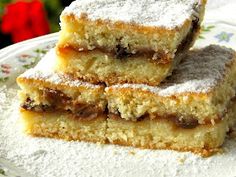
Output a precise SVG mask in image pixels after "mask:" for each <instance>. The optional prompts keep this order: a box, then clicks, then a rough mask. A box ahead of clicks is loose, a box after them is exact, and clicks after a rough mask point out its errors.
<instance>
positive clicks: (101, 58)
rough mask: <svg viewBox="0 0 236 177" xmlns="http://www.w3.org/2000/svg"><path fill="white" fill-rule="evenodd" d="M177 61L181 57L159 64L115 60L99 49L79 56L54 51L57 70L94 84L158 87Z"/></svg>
mask: <svg viewBox="0 0 236 177" xmlns="http://www.w3.org/2000/svg"><path fill="white" fill-rule="evenodd" d="M179 60H180V57H176V58H175V59H171V60H170V61H166V63H158V61H156V60H153V59H152V57H150V56H148V55H147V56H146V55H145V54H144V55H140V56H127V57H125V58H123V59H117V58H116V57H115V56H113V55H112V54H110V53H106V52H103V51H100V50H98V49H94V50H92V51H89V52H87V51H85V52H84V51H80V52H78V51H77V50H74V49H73V48H70V47H67V48H57V63H56V70H57V71H62V72H64V73H68V74H72V75H73V76H74V77H76V78H80V79H82V80H84V81H87V82H91V83H94V84H97V83H106V84H107V85H112V84H116V83H127V82H128V83H140V84H141V83H142V84H150V85H157V84H159V83H160V82H161V81H162V80H164V79H165V78H166V77H167V76H168V75H170V73H171V72H172V69H173V68H174V67H175V65H176V64H177V63H179Z"/></svg>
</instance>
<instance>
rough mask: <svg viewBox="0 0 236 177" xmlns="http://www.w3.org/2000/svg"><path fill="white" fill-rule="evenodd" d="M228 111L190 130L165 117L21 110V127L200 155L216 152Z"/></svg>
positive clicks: (38, 132)
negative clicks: (90, 116) (129, 117)
mask: <svg viewBox="0 0 236 177" xmlns="http://www.w3.org/2000/svg"><path fill="white" fill-rule="evenodd" d="M234 107H235V105H234V106H232V107H231V110H230V111H229V112H228V114H227V115H226V116H225V118H224V119H223V120H221V121H220V122H218V123H216V124H214V125H212V124H206V125H198V126H197V127H195V128H192V129H184V128H180V127H177V126H176V125H175V124H174V123H173V122H172V121H170V120H165V119H154V120H150V118H149V117H146V118H144V119H143V120H141V121H137V122H133V121H127V120H124V119H122V118H120V117H119V116H115V115H114V114H110V115H109V116H108V118H107V115H106V114H103V115H99V116H98V117H96V118H94V119H86V118H79V117H76V116H74V115H73V114H70V113H67V112H41V113H40V112H33V111H29V110H24V109H21V116H22V122H23V125H24V129H25V131H26V132H27V133H28V134H31V135H33V136H43V137H50V138H61V139H65V140H79V141H89V142H99V143H111V144H119V145H125V146H134V147H139V148H147V149H172V150H178V151H191V152H194V153H198V154H200V155H202V156H209V155H211V154H213V153H215V152H218V151H219V149H220V146H221V145H222V144H223V142H224V139H225V136H226V133H227V132H228V131H229V129H230V128H231V127H232V125H233V124H234V122H235V111H234V110H236V109H233V108H234Z"/></svg>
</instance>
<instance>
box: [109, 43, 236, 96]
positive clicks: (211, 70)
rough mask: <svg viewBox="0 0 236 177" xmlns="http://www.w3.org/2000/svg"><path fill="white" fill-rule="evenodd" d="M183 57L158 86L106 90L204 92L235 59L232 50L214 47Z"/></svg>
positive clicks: (125, 85) (217, 82)
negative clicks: (170, 74)
mask: <svg viewBox="0 0 236 177" xmlns="http://www.w3.org/2000/svg"><path fill="white" fill-rule="evenodd" d="M184 57H185V59H184V60H183V61H182V62H181V64H180V65H179V66H178V67H177V68H176V70H174V72H173V74H172V76H170V77H169V78H168V79H167V80H166V82H165V83H162V84H161V85H160V86H157V87H152V86H148V85H143V84H123V85H122V84H119V85H114V86H111V87H109V88H134V89H142V90H146V91H150V92H152V93H155V94H157V95H160V96H171V95H175V94H181V93H207V92H210V91H211V90H212V89H213V88H214V87H215V86H216V85H217V84H219V83H220V81H222V80H223V79H224V77H225V73H226V72H227V69H229V66H230V64H231V63H232V62H233V61H235V60H236V57H235V52H234V51H233V50H232V49H229V48H226V47H221V46H217V45H210V46H208V47H206V48H203V49H199V50H195V51H192V52H189V53H188V54H187V55H185V56H184ZM109 88H107V89H109Z"/></svg>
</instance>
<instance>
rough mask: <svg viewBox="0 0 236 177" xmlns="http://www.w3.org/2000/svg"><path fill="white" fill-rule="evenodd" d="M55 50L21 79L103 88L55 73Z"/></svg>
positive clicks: (22, 75)
mask: <svg viewBox="0 0 236 177" xmlns="http://www.w3.org/2000/svg"><path fill="white" fill-rule="evenodd" d="M55 59H56V55H55V50H54V49H52V50H50V51H49V52H48V53H47V54H46V55H45V56H44V57H43V58H42V59H41V61H40V62H39V63H38V65H37V66H36V67H35V68H33V69H29V70H27V71H26V72H25V73H23V74H21V75H20V76H19V77H21V78H27V79H36V80H42V81H46V82H50V83H53V84H64V85H68V86H71V87H80V86H84V87H88V88H99V87H101V86H99V85H95V84H90V83H87V82H82V81H79V80H75V79H73V78H72V77H70V76H68V75H65V74H62V73H56V72H54V69H53V68H54V65H55Z"/></svg>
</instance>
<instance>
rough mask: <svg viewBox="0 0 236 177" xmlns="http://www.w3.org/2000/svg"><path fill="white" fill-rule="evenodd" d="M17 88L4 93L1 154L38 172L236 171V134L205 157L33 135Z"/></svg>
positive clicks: (41, 176) (218, 174)
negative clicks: (25, 127) (24, 123)
mask: <svg viewBox="0 0 236 177" xmlns="http://www.w3.org/2000/svg"><path fill="white" fill-rule="evenodd" d="M16 93H17V90H16V89H6V88H5V89H3V90H1V92H0V108H1V109H0V114H1V116H0V127H1V128H0V144H1V146H0V157H2V158H5V159H8V160H10V161H11V162H13V163H14V164H15V165H16V166H17V167H19V168H21V169H23V170H26V171H27V172H29V173H30V174H32V176H35V177H52V176H53V177H61V176H66V177H86V176H94V177H97V176H104V177H106V176H109V177H116V176H117V177H118V176H125V177H133V176H135V177H142V176H149V177H154V176H157V174H158V176H160V177H164V176H176V177H178V176H179V177H180V176H181V177H185V176H186V177H187V176H188V177H189V176H198V177H205V176H215V177H222V176H227V177H234V176H235V175H236V169H235V166H236V156H235V154H236V148H235V147H236V139H227V141H226V143H225V144H224V146H223V148H224V150H225V152H224V153H223V154H219V155H215V156H213V157H209V158H201V157H199V156H197V155H193V154H191V153H179V152H175V151H165V150H140V149H136V148H128V147H119V146H113V145H104V146H101V145H97V144H90V143H80V142H66V141H61V140H54V139H45V138H32V137H29V136H26V135H25V134H23V133H22V131H21V127H20V124H19V117H18V116H19V114H18V111H17V110H18V109H17V108H18V103H17V101H16V100H17V97H16Z"/></svg>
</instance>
